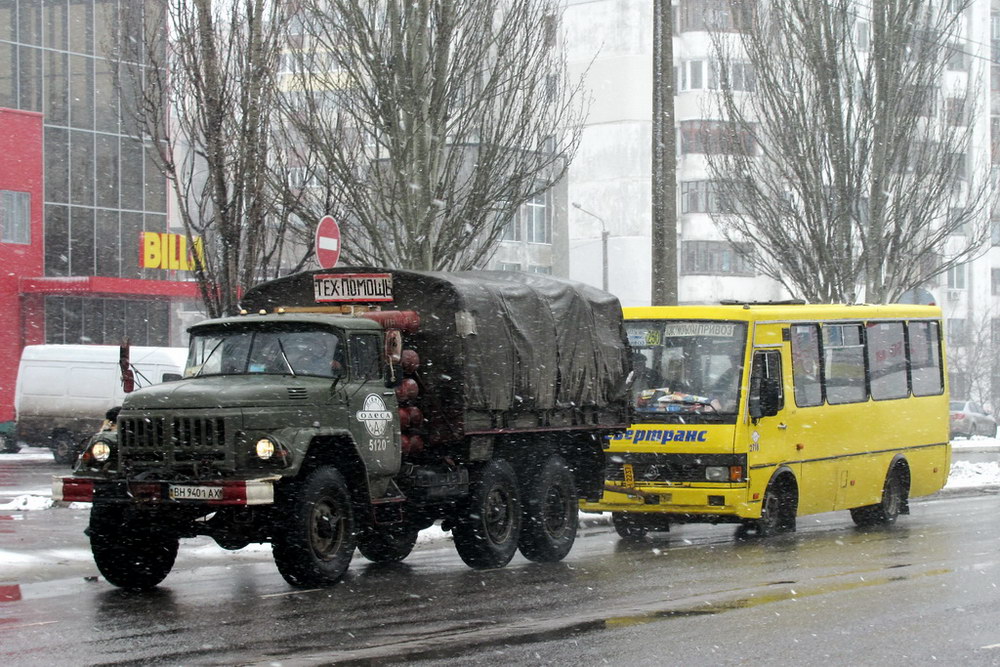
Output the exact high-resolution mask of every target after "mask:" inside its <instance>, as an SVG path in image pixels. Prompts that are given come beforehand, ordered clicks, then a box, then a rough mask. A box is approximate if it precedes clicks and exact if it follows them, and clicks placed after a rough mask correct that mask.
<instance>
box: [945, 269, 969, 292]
mask: <svg viewBox="0 0 1000 667" xmlns="http://www.w3.org/2000/svg"><path fill="white" fill-rule="evenodd" d="M947 285H948V289H965V264H956V265H954V266H950V267H948V283H947Z"/></svg>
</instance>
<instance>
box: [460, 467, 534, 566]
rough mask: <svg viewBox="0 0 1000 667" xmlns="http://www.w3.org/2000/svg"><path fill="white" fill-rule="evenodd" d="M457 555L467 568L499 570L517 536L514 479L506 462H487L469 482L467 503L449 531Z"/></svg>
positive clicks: (510, 554)
mask: <svg viewBox="0 0 1000 667" xmlns="http://www.w3.org/2000/svg"><path fill="white" fill-rule="evenodd" d="M452 535H453V537H454V539H455V548H456V549H457V550H458V555H459V556H460V557H461V558H462V560H463V561H465V564H466V565H468V566H469V567H474V568H477V569H490V568H498V567H503V566H504V565H506V564H507V563H509V562H510V559H511V558H513V557H514V552H515V551H517V542H518V539H519V538H520V535H521V499H520V496H519V495H518V488H517V475H515V474H514V469H513V468H511V466H510V464H509V463H507V462H506V461H490V462H488V463H486V464H485V465H484V466H483V467H482V468H480V469H479V470H478V471H477V473H476V474H475V476H474V478H473V482H472V484H471V489H470V493H469V503H468V507H467V509H466V511H465V514H464V516H460V517H459V518H458V521H457V522H456V524H455V528H454V529H453V530H452Z"/></svg>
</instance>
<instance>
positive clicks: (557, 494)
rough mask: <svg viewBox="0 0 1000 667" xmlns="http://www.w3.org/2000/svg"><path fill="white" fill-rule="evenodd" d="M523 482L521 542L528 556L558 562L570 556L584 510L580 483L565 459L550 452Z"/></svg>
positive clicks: (540, 560) (541, 561)
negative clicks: (578, 483) (578, 486)
mask: <svg viewBox="0 0 1000 667" xmlns="http://www.w3.org/2000/svg"><path fill="white" fill-rule="evenodd" d="M525 477H526V478H525V479H524V480H522V485H521V502H522V504H523V506H524V513H523V516H522V519H521V539H520V541H519V542H518V546H519V547H520V549H521V553H522V554H523V555H524V557H525V558H527V559H528V560H533V561H536V562H538V563H554V562H556V561H560V560H562V559H563V558H565V557H566V554H568V553H569V550H570V549H571V548H573V542H574V541H575V540H576V528H577V523H578V521H579V516H580V510H579V504H578V502H577V498H576V483H575V482H574V481H573V473H571V472H570V470H569V466H567V465H566V461H565V459H563V457H561V456H559V455H558V454H555V455H553V456H550V457H549V458H548V459H547V460H546V461H545V463H544V464H543V465H542V466H541V469H539V470H537V471H532V472H531V473H529V474H527V475H526V476H525Z"/></svg>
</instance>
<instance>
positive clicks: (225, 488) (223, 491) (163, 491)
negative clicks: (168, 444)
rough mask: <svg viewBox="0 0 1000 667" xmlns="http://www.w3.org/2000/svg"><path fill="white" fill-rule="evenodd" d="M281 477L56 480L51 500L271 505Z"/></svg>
mask: <svg viewBox="0 0 1000 667" xmlns="http://www.w3.org/2000/svg"><path fill="white" fill-rule="evenodd" d="M279 479H281V477H280V476H279V475H274V476H269V477H261V478H257V479H226V480H213V481H211V482H188V483H179V482H168V481H163V480H143V481H141V482H136V481H125V480H108V479H103V478H97V477H53V478H52V500H61V501H63V502H70V503H72V502H86V503H89V502H95V501H97V502H109V503H146V504H162V505H177V506H183V505H199V504H203V505H270V504H272V503H274V484H275V482H276V481H278V480H279Z"/></svg>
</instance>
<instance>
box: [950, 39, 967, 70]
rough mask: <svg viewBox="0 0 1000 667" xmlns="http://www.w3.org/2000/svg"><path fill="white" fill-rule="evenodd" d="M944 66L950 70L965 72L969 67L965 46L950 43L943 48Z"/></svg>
mask: <svg viewBox="0 0 1000 667" xmlns="http://www.w3.org/2000/svg"><path fill="white" fill-rule="evenodd" d="M945 58H946V59H947V60H946V66H947V67H948V69H949V70H951V71H952V72H965V71H968V69H969V64H968V59H967V57H966V54H965V47H964V45H962V44H951V45H949V46H947V47H946V50H945Z"/></svg>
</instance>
